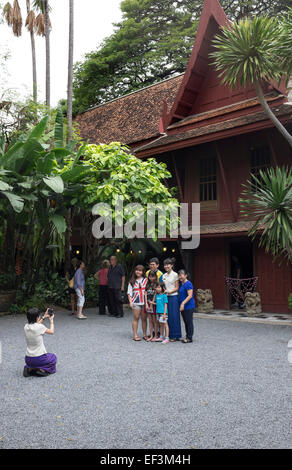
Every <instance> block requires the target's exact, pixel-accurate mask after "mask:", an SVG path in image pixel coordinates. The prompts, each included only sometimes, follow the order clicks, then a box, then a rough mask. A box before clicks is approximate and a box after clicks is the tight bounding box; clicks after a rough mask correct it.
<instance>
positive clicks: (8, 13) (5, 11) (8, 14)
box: [2, 2, 13, 26]
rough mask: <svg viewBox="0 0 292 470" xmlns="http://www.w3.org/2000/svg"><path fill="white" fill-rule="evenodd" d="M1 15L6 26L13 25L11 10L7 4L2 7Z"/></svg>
mask: <svg viewBox="0 0 292 470" xmlns="http://www.w3.org/2000/svg"><path fill="white" fill-rule="evenodd" d="M2 15H3V16H4V18H5V21H6V23H7V24H8V26H11V25H12V23H13V8H12V6H11V4H10V3H9V2H8V3H6V4H5V5H4V7H3V10H2Z"/></svg>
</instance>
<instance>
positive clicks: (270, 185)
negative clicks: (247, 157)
mask: <svg viewBox="0 0 292 470" xmlns="http://www.w3.org/2000/svg"><path fill="white" fill-rule="evenodd" d="M244 188H245V189H244V191H243V193H242V197H241V198H240V203H241V212H242V214H243V215H244V216H246V217H251V216H252V218H253V220H254V219H256V223H255V224H254V225H253V227H252V228H251V230H250V231H249V235H250V236H251V237H252V238H253V239H255V238H256V237H258V238H259V246H262V247H264V248H265V250H266V251H267V252H269V253H271V254H272V255H273V256H274V258H280V257H282V256H283V257H285V258H286V259H287V260H289V261H290V262H291V263H292V168H290V169H288V168H279V167H276V168H269V169H267V170H266V171H260V174H259V176H256V175H251V180H250V181H249V182H248V183H247V184H246V185H244Z"/></svg>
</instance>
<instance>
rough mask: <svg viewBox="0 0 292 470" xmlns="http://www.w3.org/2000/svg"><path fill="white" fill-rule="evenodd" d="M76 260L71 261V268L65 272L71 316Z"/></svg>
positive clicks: (73, 308) (73, 311)
mask: <svg viewBox="0 0 292 470" xmlns="http://www.w3.org/2000/svg"><path fill="white" fill-rule="evenodd" d="M77 264H78V258H72V259H71V266H70V268H69V270H68V271H67V272H66V276H65V279H66V281H67V284H68V286H69V294H70V303H71V315H75V294H76V293H75V289H74V276H75V273H76V270H77Z"/></svg>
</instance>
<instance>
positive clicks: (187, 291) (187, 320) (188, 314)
mask: <svg viewBox="0 0 292 470" xmlns="http://www.w3.org/2000/svg"><path fill="white" fill-rule="evenodd" d="M178 278H179V280H180V287H179V291H178V300H179V310H180V312H181V314H182V317H183V321H184V324H185V328H186V338H185V339H183V340H182V343H192V342H193V334H194V320H193V315H194V311H195V299H194V294H193V292H194V287H193V284H192V283H191V282H190V281H188V275H187V273H186V271H185V270H184V269H181V270H180V271H179V272H178Z"/></svg>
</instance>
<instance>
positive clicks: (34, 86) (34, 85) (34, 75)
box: [26, 0, 38, 103]
mask: <svg viewBox="0 0 292 470" xmlns="http://www.w3.org/2000/svg"><path fill="white" fill-rule="evenodd" d="M26 11H27V14H28V13H29V12H30V0H26ZM30 42H31V56H32V95H33V101H34V102H35V103H36V102H37V99H38V96H37V70H36V53H35V40H34V32H33V31H30Z"/></svg>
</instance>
